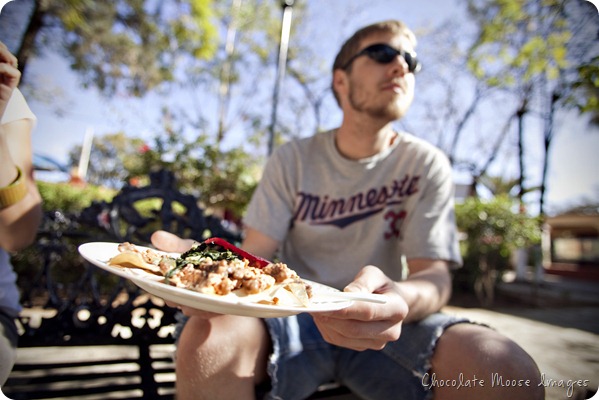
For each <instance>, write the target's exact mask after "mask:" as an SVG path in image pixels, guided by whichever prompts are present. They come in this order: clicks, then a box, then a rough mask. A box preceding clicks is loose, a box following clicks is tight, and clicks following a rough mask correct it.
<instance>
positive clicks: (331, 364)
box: [256, 313, 469, 400]
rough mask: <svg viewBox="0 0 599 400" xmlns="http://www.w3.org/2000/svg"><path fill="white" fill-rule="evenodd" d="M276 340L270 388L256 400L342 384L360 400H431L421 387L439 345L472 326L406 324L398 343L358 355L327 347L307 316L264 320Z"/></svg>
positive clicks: (284, 398)
mask: <svg viewBox="0 0 599 400" xmlns="http://www.w3.org/2000/svg"><path fill="white" fill-rule="evenodd" d="M264 322H265V324H266V326H267V327H268V331H269V332H270V336H271V339H272V345H273V352H272V354H271V355H270V358H269V361H268V374H269V376H270V385H268V386H269V387H267V388H266V390H264V388H262V390H260V388H258V389H257V393H256V395H257V396H256V398H257V399H261V398H263V399H268V400H275V399H276V400H279V399H281V400H296V399H297V400H299V399H305V398H306V397H308V396H310V395H311V394H312V393H314V392H315V391H316V390H317V388H318V387H319V386H320V385H321V384H325V383H329V382H333V381H334V382H338V383H340V384H342V385H344V386H346V387H348V388H349V389H351V391H352V392H354V393H355V394H356V395H358V396H359V397H360V398H362V399H380V400H389V399H394V398H401V399H427V398H431V397H432V391H430V390H427V388H426V387H425V385H423V384H422V379H423V376H424V375H425V374H426V373H427V372H428V371H429V370H430V367H431V358H432V355H433V351H434V349H435V345H436V343H437V340H438V339H439V337H440V336H441V334H443V332H444V331H445V329H447V328H449V327H450V326H452V325H454V324H457V323H463V322H469V321H468V320H466V319H464V318H458V317H453V316H449V315H446V314H442V313H437V314H433V315H431V316H429V317H427V318H425V319H424V320H422V321H419V322H417V323H411V324H404V325H403V328H402V334H401V337H400V339H399V340H397V341H396V342H393V343H388V344H387V346H385V348H384V349H383V350H380V351H374V350H368V351H362V352H359V351H354V350H349V349H345V348H341V347H337V346H334V345H331V344H328V343H326V342H325V341H324V340H323V338H322V336H321V335H320V332H319V331H318V329H317V328H316V326H315V324H314V322H313V320H312V317H311V316H310V315H309V314H299V315H296V316H292V317H286V318H269V319H265V320H264Z"/></svg>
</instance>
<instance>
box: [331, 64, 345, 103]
mask: <svg viewBox="0 0 599 400" xmlns="http://www.w3.org/2000/svg"><path fill="white" fill-rule="evenodd" d="M348 84H349V82H348V79H347V73H346V72H345V71H344V70H342V69H336V70H335V71H333V90H335V92H336V93H337V94H338V96H340V97H343V95H345V94H346V93H347V90H348Z"/></svg>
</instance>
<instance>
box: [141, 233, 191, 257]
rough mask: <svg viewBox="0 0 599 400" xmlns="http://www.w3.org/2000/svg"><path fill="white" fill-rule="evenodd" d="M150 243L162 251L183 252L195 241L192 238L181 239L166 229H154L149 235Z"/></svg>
mask: <svg viewBox="0 0 599 400" xmlns="http://www.w3.org/2000/svg"><path fill="white" fill-rule="evenodd" d="M151 240H152V244H153V245H154V246H155V247H156V248H157V249H158V250H162V251H166V252H169V253H184V252H186V251H187V250H189V249H191V246H193V244H194V243H195V241H194V240H192V239H182V238H180V237H179V236H177V235H174V234H172V233H169V232H166V231H156V232H154V233H153V234H152V237H151Z"/></svg>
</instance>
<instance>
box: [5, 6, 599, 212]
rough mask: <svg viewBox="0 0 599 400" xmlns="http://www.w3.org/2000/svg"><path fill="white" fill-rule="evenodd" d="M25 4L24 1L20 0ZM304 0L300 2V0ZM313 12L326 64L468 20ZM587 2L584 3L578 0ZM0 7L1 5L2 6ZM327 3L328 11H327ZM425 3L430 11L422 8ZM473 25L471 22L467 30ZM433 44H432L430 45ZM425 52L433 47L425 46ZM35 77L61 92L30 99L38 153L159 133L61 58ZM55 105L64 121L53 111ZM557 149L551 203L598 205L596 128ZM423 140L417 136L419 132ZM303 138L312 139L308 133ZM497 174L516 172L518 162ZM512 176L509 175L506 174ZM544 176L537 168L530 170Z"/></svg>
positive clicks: (571, 124) (575, 125)
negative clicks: (399, 31)
mask: <svg viewBox="0 0 599 400" xmlns="http://www.w3.org/2000/svg"><path fill="white" fill-rule="evenodd" d="M16 1H19V0H16ZM300 1H301V0H300ZM306 1H307V3H308V7H309V17H308V19H307V20H308V21H309V22H308V25H307V27H306V31H305V32H307V34H309V35H313V36H314V37H315V38H318V40H313V41H312V43H313V46H314V48H313V51H315V52H318V53H319V54H320V55H321V56H322V58H323V59H324V60H330V61H332V59H333V57H334V55H335V53H336V51H337V49H338V46H339V43H340V42H341V41H342V40H343V39H345V38H346V37H347V36H348V35H350V34H351V33H352V32H353V31H354V30H355V29H357V28H358V27H361V26H363V25H366V24H368V23H371V22H374V21H378V20H381V19H387V18H398V19H401V20H403V21H404V22H406V23H407V24H408V25H409V26H410V27H412V29H414V30H416V31H426V30H427V29H428V28H430V27H433V26H435V24H438V23H439V22H440V21H442V20H445V19H451V18H454V19H458V20H459V19H463V13H462V6H458V5H457V4H459V2H458V1H455V0H427V1H426V2H414V1H408V0H326V1H322V0H306ZM572 1H583V0H572ZM1 3H2V2H1V1H0V5H1ZM325 4H326V5H325ZM423 4H425V5H423ZM465 26H466V24H465ZM424 40H426V38H425V39H424ZM421 45H422V46H424V45H426V43H423V42H421ZM28 73H31V74H32V75H35V79H37V80H39V81H40V82H43V84H46V85H47V86H48V87H52V88H54V90H56V91H57V100H56V102H54V104H52V102H51V103H50V104H49V103H47V102H39V101H31V108H32V110H33V111H34V112H35V113H36V115H37V116H38V119H39V121H38V125H37V127H36V129H35V131H34V133H33V147H34V151H35V152H36V153H40V154H43V155H48V156H52V157H55V158H56V159H58V160H60V161H62V162H66V160H67V152H68V151H69V150H70V149H71V148H73V147H74V146H76V145H80V144H82V141H83V138H84V135H85V132H86V131H87V130H89V129H93V131H94V132H95V134H96V135H97V136H99V135H103V134H107V133H114V132H116V131H120V130H123V131H125V132H128V133H130V134H132V135H135V136H141V137H144V135H145V136H146V137H148V138H149V137H150V135H151V133H152V132H154V131H155V130H156V129H159V127H157V126H155V124H156V120H157V118H156V115H157V109H156V104H157V103H156V100H157V99H156V98H152V97H150V98H147V99H142V100H138V99H129V98H112V99H106V98H103V97H101V96H99V95H98V94H97V92H96V91H95V90H93V89H90V90H83V89H82V88H81V85H80V83H79V81H78V78H77V76H75V75H74V74H72V73H71V72H70V71H69V68H68V66H67V65H66V64H65V63H64V62H63V60H62V59H61V58H60V57H58V56H56V55H52V54H49V55H46V56H45V57H44V58H41V59H37V60H32V61H31V64H30V71H29V72H28ZM56 105H59V106H60V108H61V109H63V111H64V112H63V115H61V116H60V115H57V114H56V113H55V112H54V109H55V107H54V106H56ZM339 120H340V114H339V113H337V114H336V113H335V111H332V112H331V113H330V114H329V115H327V124H329V125H330V127H333V126H335V125H336V124H337V123H338V121H339ZM557 129H558V133H557V134H556V138H555V142H554V147H553V150H552V153H551V164H550V165H551V166H550V180H549V191H548V203H549V205H550V206H552V207H554V208H560V207H564V206H565V205H567V204H576V203H577V202H579V201H580V199H582V198H588V199H595V200H596V201H597V202H599V174H598V173H597V171H599V161H598V159H597V157H596V154H599V151H598V150H599V130H598V129H596V128H595V129H594V130H591V129H590V128H589V126H588V124H586V122H585V121H584V119H582V118H580V117H579V116H578V115H576V114H568V115H566V116H563V117H562V118H561V120H560V122H559V123H558V125H557ZM414 133H416V134H418V132H414ZM302 134H303V135H305V134H309V133H306V132H304V133H302ZM528 146H529V151H528V153H527V154H528V157H529V158H530V159H529V162H530V163H531V164H533V165H537V164H538V163H539V162H540V161H539V160H540V158H539V157H540V152H539V151H538V150H537V151H535V149H540V148H541V147H540V146H542V142H541V141H540V140H537V141H536V142H531V143H529V145H528ZM505 162H506V163H507V164H503V165H498V166H496V167H495V168H496V169H498V170H500V169H503V170H507V171H508V172H510V173H515V171H516V170H515V168H516V165H515V164H514V163H515V162H516V161H515V159H513V158H512V159H509V160H506V161H505ZM504 172H505V171H504ZM531 173H532V174H533V175H535V174H536V176H538V175H539V174H540V171H539V170H538V168H536V169H535V168H531Z"/></svg>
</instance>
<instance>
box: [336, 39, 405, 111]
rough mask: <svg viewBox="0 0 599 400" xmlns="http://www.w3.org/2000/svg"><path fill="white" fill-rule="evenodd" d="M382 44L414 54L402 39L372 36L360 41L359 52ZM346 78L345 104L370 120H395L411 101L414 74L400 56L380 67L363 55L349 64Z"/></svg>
mask: <svg viewBox="0 0 599 400" xmlns="http://www.w3.org/2000/svg"><path fill="white" fill-rule="evenodd" d="M375 43H386V44H389V45H391V46H392V47H394V48H396V49H403V50H406V51H409V52H414V49H413V47H412V45H411V43H410V41H409V40H408V39H407V38H406V37H405V36H392V35H391V34H376V35H372V36H370V37H368V38H366V39H364V40H363V41H362V43H361V46H360V50H362V49H364V48H366V47H368V46H370V45H372V44H375ZM347 76H348V81H347V82H348V87H347V90H348V91H347V93H348V103H349V106H350V107H351V108H352V109H353V110H355V111H357V112H363V113H367V114H368V115H370V116H372V117H374V118H383V119H388V120H389V121H394V120H397V119H399V118H401V117H403V115H404V114H405V113H406V112H407V110H408V108H409V107H410V105H411V104H412V100H413V98H414V84H415V79H414V74H413V73H411V72H409V70H408V66H407V64H406V62H405V60H404V59H403V57H401V56H397V57H395V59H394V60H393V61H391V62H390V63H388V64H380V63H378V62H376V61H374V60H372V59H371V58H370V57H368V56H366V55H364V56H360V57H358V58H356V59H355V60H354V61H353V63H352V68H351V71H349V72H348V73H347Z"/></svg>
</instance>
